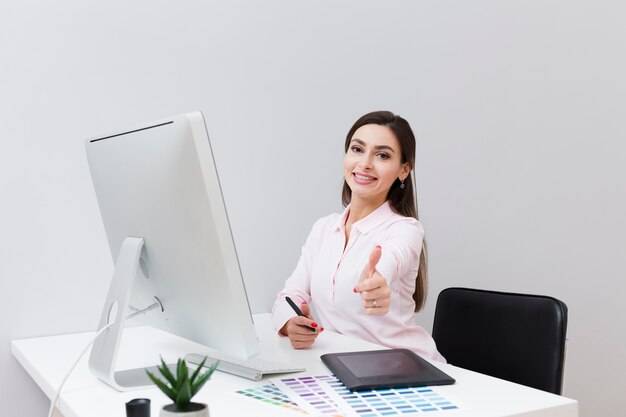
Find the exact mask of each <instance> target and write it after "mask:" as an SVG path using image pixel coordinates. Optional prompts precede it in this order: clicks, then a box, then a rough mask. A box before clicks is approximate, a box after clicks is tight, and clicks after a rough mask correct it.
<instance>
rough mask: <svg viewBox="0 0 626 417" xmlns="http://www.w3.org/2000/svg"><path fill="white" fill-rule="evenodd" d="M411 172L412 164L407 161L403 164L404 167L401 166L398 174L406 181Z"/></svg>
mask: <svg viewBox="0 0 626 417" xmlns="http://www.w3.org/2000/svg"><path fill="white" fill-rule="evenodd" d="M410 172H411V164H409V163H408V162H405V163H404V164H402V167H400V175H399V176H398V178H399V179H400V181H404V180H405V179H406V177H408V176H409V173H410Z"/></svg>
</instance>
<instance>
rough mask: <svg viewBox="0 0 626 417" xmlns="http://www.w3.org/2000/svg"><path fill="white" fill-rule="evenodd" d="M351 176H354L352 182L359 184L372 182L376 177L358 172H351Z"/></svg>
mask: <svg viewBox="0 0 626 417" xmlns="http://www.w3.org/2000/svg"><path fill="white" fill-rule="evenodd" d="M352 178H354V182H356V183H357V184H360V185H369V184H372V183H374V182H375V181H376V180H378V178H376V177H372V176H371V175H367V174H362V173H360V172H353V173H352Z"/></svg>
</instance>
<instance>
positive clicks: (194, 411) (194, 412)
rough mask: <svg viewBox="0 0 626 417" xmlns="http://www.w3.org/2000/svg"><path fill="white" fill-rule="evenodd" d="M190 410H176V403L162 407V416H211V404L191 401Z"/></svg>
mask: <svg viewBox="0 0 626 417" xmlns="http://www.w3.org/2000/svg"><path fill="white" fill-rule="evenodd" d="M189 408H190V410H189V411H175V410H176V408H175V407H174V404H169V405H166V406H164V407H163V408H162V409H161V414H160V417H209V406H208V405H206V404H201V403H190V404H189Z"/></svg>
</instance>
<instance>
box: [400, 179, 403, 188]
mask: <svg viewBox="0 0 626 417" xmlns="http://www.w3.org/2000/svg"><path fill="white" fill-rule="evenodd" d="M400 188H402V189H404V180H400Z"/></svg>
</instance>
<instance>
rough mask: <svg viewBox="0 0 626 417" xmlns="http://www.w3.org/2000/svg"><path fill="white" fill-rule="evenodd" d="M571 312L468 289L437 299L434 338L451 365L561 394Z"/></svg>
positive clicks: (538, 300)
mask: <svg viewBox="0 0 626 417" xmlns="http://www.w3.org/2000/svg"><path fill="white" fill-rule="evenodd" d="M566 331H567V306H566V305H565V303H563V302H561V301H559V300H557V299H555V298H552V297H546V296H541V295H528V294H513V293H504V292H496V291H485V290H477V289H470V288H448V289H445V290H443V291H441V293H440V294H439V297H438V298H437V307H436V308H435V321H434V324H433V338H434V339H435V342H436V343H437V349H438V350H439V352H441V354H442V355H443V356H444V357H445V358H446V360H447V361H448V362H449V363H451V364H452V365H455V366H459V367H461V368H465V369H469V370H472V371H476V372H480V373H483V374H487V375H491V376H495V377H497V378H501V379H506V380H508V381H512V382H516V383H519V384H523V385H527V386H530V387H533V388H538V389H541V390H544V391H548V392H552V393H554V394H561V389H562V386H563V366H564V362H565V335H566Z"/></svg>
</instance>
